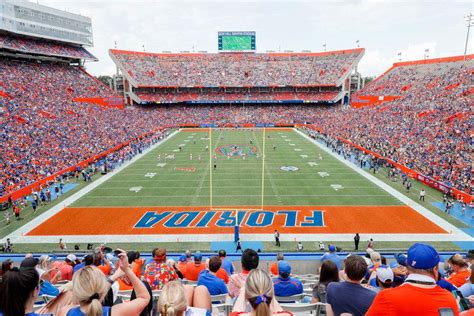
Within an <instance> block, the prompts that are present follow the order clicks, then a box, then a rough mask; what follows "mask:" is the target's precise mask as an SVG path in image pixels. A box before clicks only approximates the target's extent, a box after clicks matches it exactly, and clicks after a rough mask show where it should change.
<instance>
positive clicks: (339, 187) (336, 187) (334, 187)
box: [331, 184, 344, 191]
mask: <svg viewBox="0 0 474 316" xmlns="http://www.w3.org/2000/svg"><path fill="white" fill-rule="evenodd" d="M331 188H333V189H334V190H335V191H338V190H341V189H344V187H343V186H342V185H340V184H331Z"/></svg>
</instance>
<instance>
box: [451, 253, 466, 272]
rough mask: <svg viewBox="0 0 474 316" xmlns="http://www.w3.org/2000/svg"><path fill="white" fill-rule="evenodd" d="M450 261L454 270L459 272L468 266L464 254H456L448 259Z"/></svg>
mask: <svg viewBox="0 0 474 316" xmlns="http://www.w3.org/2000/svg"><path fill="white" fill-rule="evenodd" d="M448 263H449V265H450V266H451V268H452V269H453V271H454V272H458V271H459V270H461V269H464V268H467V266H468V265H467V262H466V261H465V260H464V258H463V257H462V255H460V254H458V253H457V254H455V255H453V256H451V258H449V259H448Z"/></svg>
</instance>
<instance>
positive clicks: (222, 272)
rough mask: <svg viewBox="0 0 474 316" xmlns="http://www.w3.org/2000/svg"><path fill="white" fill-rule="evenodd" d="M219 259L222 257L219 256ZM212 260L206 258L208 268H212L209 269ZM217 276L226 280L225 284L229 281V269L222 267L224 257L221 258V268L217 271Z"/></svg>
mask: <svg viewBox="0 0 474 316" xmlns="http://www.w3.org/2000/svg"><path fill="white" fill-rule="evenodd" d="M219 259H220V257H219ZM210 260H211V259H207V260H206V269H207V270H210V269H209V261H210ZM216 276H217V277H218V278H219V279H221V280H222V281H224V283H225V284H227V283H229V275H228V274H227V271H226V270H224V269H223V268H222V259H221V265H220V267H219V269H218V270H217V272H216Z"/></svg>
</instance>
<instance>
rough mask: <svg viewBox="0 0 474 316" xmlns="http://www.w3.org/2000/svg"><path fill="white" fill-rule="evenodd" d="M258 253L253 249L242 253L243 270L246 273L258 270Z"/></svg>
mask: <svg viewBox="0 0 474 316" xmlns="http://www.w3.org/2000/svg"><path fill="white" fill-rule="evenodd" d="M258 260H259V258H258V253H257V252H256V251H255V250H253V249H249V248H247V249H245V250H244V252H243V253H242V258H241V263H242V268H243V269H244V270H246V271H251V270H253V269H257V267H258Z"/></svg>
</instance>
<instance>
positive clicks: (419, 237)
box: [5, 130, 473, 243]
mask: <svg viewBox="0 0 474 316" xmlns="http://www.w3.org/2000/svg"><path fill="white" fill-rule="evenodd" d="M294 131H295V132H297V133H299V134H300V135H302V136H303V137H304V138H306V139H308V140H309V141H310V142H312V143H314V144H316V145H317V146H318V147H319V148H320V149H322V150H323V151H325V152H326V153H328V154H330V155H331V156H332V157H334V158H336V159H337V160H339V161H340V162H341V163H343V164H345V165H347V166H348V167H350V168H351V169H352V170H354V171H355V172H357V173H358V174H360V175H362V176H363V177H365V178H366V179H368V180H369V181H371V182H372V183H374V184H376V185H377V186H379V187H380V188H382V189H383V190H385V191H387V192H388V193H389V194H391V195H393V196H394V197H395V198H397V199H398V200H400V201H401V202H402V203H404V204H405V205H408V206H410V207H411V208H413V209H414V210H415V211H417V212H418V213H420V214H421V215H423V216H424V217H426V218H428V219H429V220H431V221H432V222H434V223H436V224H437V225H438V226H440V227H441V228H443V229H445V230H446V231H448V232H450V233H449V234H360V235H361V239H363V240H365V239H369V238H374V239H375V240H376V241H432V242H433V241H473V238H472V237H471V236H469V235H467V234H466V233H464V232H463V231H461V230H460V229H458V228H457V227H455V226H454V225H451V224H450V223H448V222H446V221H445V220H444V219H442V218H440V217H438V216H437V215H435V214H434V213H432V212H431V211H429V210H427V209H426V208H424V207H423V206H421V205H420V204H418V203H416V202H414V201H413V200H411V199H409V198H408V197H406V196H405V195H403V194H401V193H400V192H398V191H397V190H395V189H393V188H392V187H390V186H389V185H387V184H385V183H384V182H383V181H381V180H379V179H377V178H375V177H374V176H372V175H370V174H369V173H367V172H365V171H363V170H360V169H358V168H357V167H356V166H354V165H353V164H352V163H350V162H349V161H346V160H345V159H343V158H341V157H339V156H338V155H336V154H334V153H333V152H331V151H330V150H329V149H328V148H326V147H324V146H322V145H321V144H319V143H318V142H317V141H314V140H313V139H311V138H310V137H309V136H307V135H306V134H304V133H302V132H300V131H297V130H294ZM177 133H178V131H175V132H174V133H172V134H171V135H169V136H168V138H167V139H165V140H163V141H162V142H160V143H158V144H156V145H154V146H152V147H150V148H149V149H147V150H145V151H144V152H143V153H142V154H141V155H137V156H136V157H134V158H133V159H132V160H130V161H128V162H126V163H125V164H123V165H122V166H120V167H119V168H117V169H116V171H114V172H113V173H111V174H108V175H105V176H103V177H102V178H100V179H99V180H97V181H95V182H93V183H92V184H90V185H89V186H87V187H85V188H83V189H82V190H80V191H79V192H77V193H75V194H74V195H72V196H70V197H69V198H67V199H66V200H64V201H63V203H62V204H61V205H56V206H54V207H53V208H51V209H50V210H49V211H47V212H45V213H43V214H42V215H41V216H39V217H37V218H36V219H34V220H33V221H30V222H29V223H27V224H26V225H24V226H23V227H21V228H19V229H18V230H16V231H15V232H13V233H12V234H10V235H9V236H7V237H9V238H10V239H11V240H12V242H13V243H56V242H57V241H58V238H59V237H61V238H63V240H64V241H66V242H69V243H90V242H109V243H111V242H112V243H121V242H132V243H140V242H156V241H157V240H159V241H160V242H180V241H181V242H185V241H194V242H213V241H216V240H219V241H233V240H234V235H233V231H231V232H230V233H229V234H213V235H206V234H189V235H188V234H180V235H176V234H174V235H171V234H166V235H165V234H154V235H144V234H142V235H77V236H74V235H69V236H24V233H27V232H29V231H31V230H32V229H33V228H34V227H36V226H38V225H39V224H41V223H42V222H43V221H44V220H46V219H48V218H49V217H51V216H53V215H55V214H57V213H58V212H59V211H61V210H62V208H63V207H66V206H67V205H70V204H71V203H73V202H74V201H76V200H77V199H79V198H81V197H82V196H83V195H85V194H87V193H88V192H90V191H92V190H93V189H95V188H96V187H97V186H99V185H100V184H102V183H103V182H105V181H107V180H109V179H110V178H111V177H113V176H114V175H115V174H116V173H118V172H120V171H121V170H122V169H124V168H126V167H127V166H129V165H130V164H132V163H133V162H135V161H136V160H138V159H140V158H141V157H142V156H144V155H145V154H147V153H148V152H149V151H151V150H153V149H155V148H156V147H158V146H159V145H160V144H162V143H164V142H165V141H167V140H168V139H170V138H171V137H172V136H174V135H176V134H177ZM381 225H383V224H382V223H381ZM230 229H231V230H232V228H230ZM240 236H241V239H242V240H244V241H245V240H252V241H273V233H271V234H241V235H240ZM353 237H354V234H334V233H331V234H304V235H303V234H301V235H294V234H288V235H286V236H285V235H284V236H282V237H281V240H282V241H295V239H296V240H298V241H314V242H317V241H318V240H331V241H352V238H353ZM5 238H6V237H5Z"/></svg>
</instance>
